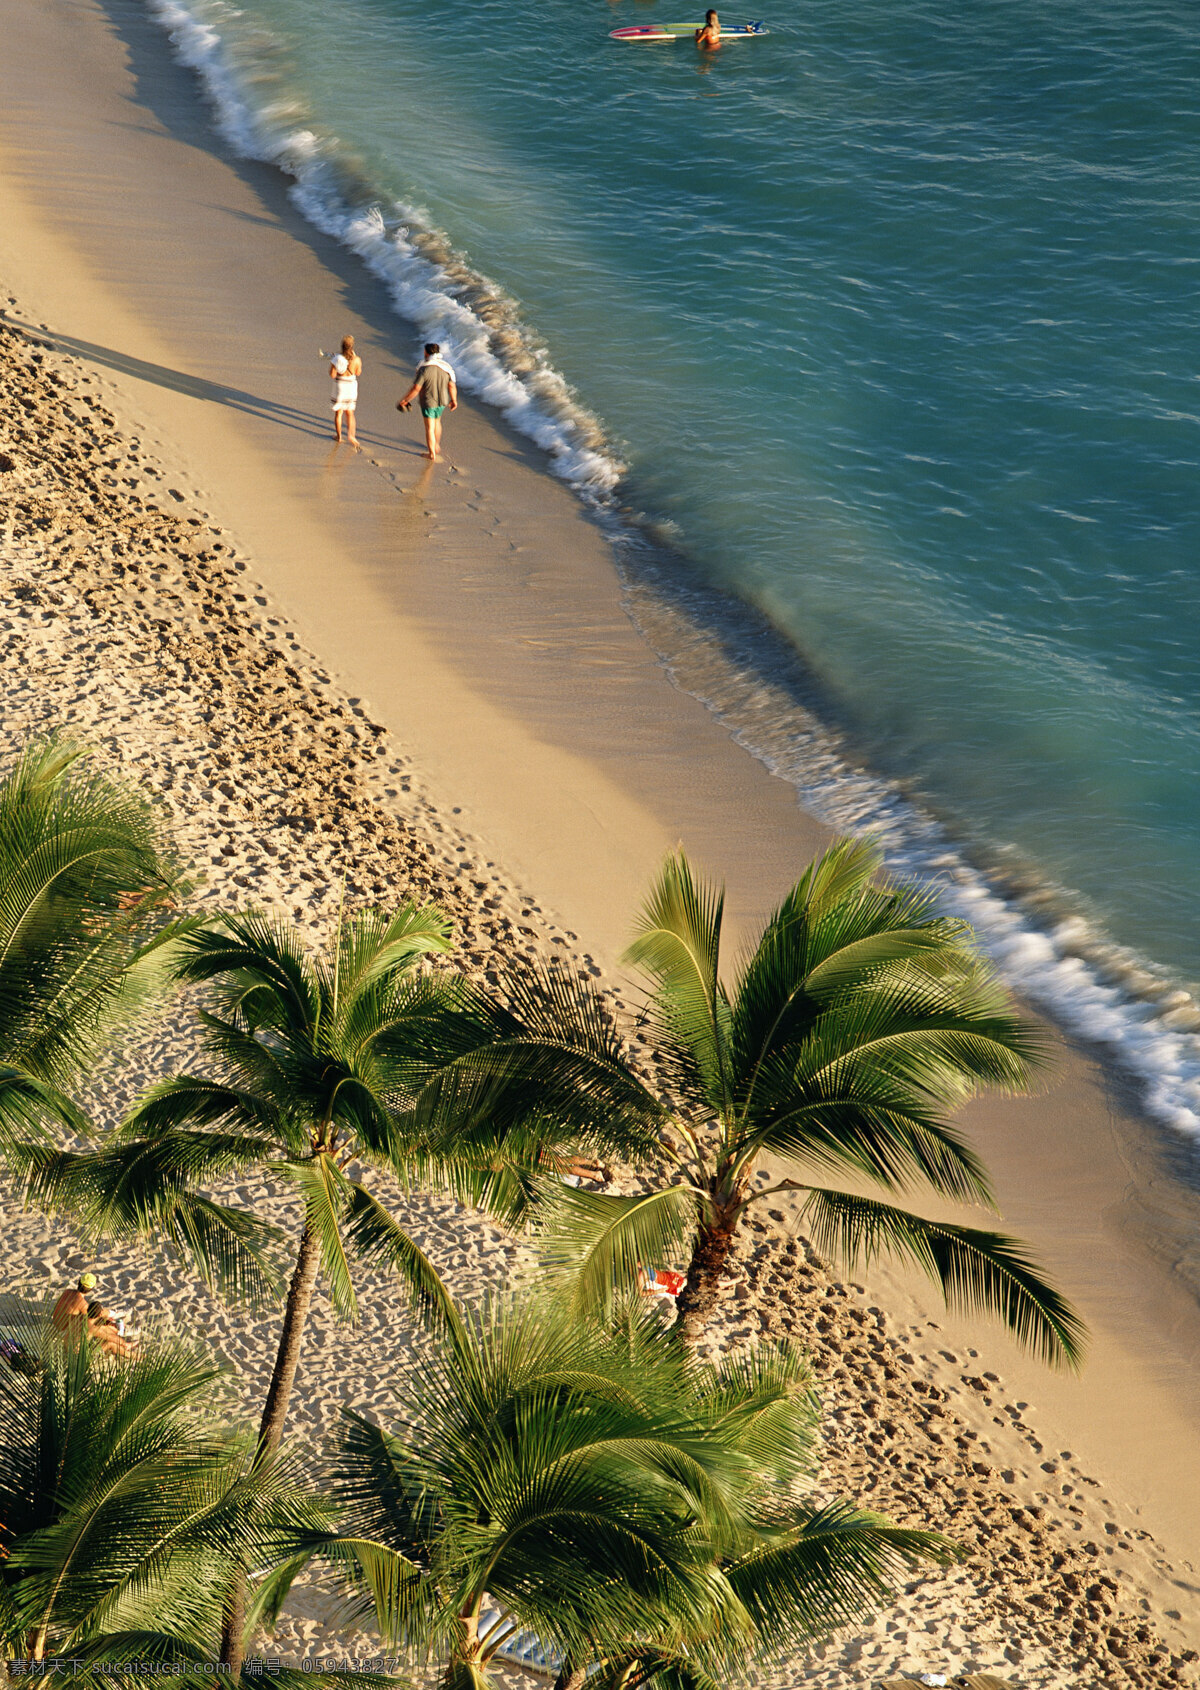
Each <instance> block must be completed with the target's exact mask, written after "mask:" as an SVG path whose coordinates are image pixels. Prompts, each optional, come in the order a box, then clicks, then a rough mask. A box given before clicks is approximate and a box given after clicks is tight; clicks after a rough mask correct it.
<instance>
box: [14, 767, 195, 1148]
mask: <svg viewBox="0 0 1200 1690" xmlns="http://www.w3.org/2000/svg"><path fill="white" fill-rule="evenodd" d="M86 755H87V753H85V752H84V751H83V750H81V749H80V748H78V747H75V746H71V745H69V744H68V743H66V742H65V741H63V740H59V739H55V738H51V739H48V740H44V741H41V742H39V743H37V744H34V745H32V746H31V747H30V748H29V749H28V750H26V752H25V753H24V755H23V756H22V757H21V758H20V759H19V760H18V762H17V764H16V766H15V767H14V768H13V769H12V770H10V772H9V773H8V775H7V776H6V777H5V779H4V780H3V782H2V783H0V1151H6V1150H8V1149H9V1148H10V1147H12V1146H13V1145H14V1144H18V1143H22V1142H26V1141H28V1140H30V1139H31V1138H32V1139H42V1140H43V1141H44V1140H45V1136H46V1129H47V1127H48V1126H49V1125H50V1124H52V1123H53V1124H58V1125H65V1126H67V1127H68V1128H69V1129H70V1130H72V1131H74V1132H83V1131H86V1128H87V1122H86V1121H85V1119H84V1117H83V1115H82V1113H81V1112H80V1110H79V1109H78V1108H77V1107H76V1105H75V1104H74V1103H72V1102H71V1100H70V1099H69V1097H68V1096H67V1094H66V1088H67V1087H68V1086H69V1085H70V1084H71V1082H72V1081H73V1080H74V1079H75V1078H76V1077H77V1076H78V1075H79V1074H80V1073H81V1072H83V1071H84V1070H85V1069H86V1067H87V1065H88V1064H89V1062H91V1061H92V1059H93V1058H94V1057H95V1056H96V1055H97V1054H98V1053H99V1052H101V1051H102V1050H103V1049H104V1047H105V1045H106V1042H107V1043H111V1039H112V1037H113V1034H114V1031H115V1029H116V1027H117V1026H119V1025H120V1023H121V1022H122V1021H128V1019H129V1018H130V1017H131V1016H132V1015H134V1014H135V1013H136V1012H137V1011H138V1010H139V1009H141V1008H144V1007H146V1005H147V1002H148V1000H151V999H152V998H153V996H154V994H155V992H156V990H157V989H158V988H160V987H161V986H162V985H163V984H164V975H165V964H166V961H167V959H168V956H169V944H168V941H169V940H171V939H172V938H173V937H176V936H177V935H178V933H179V931H180V927H179V925H178V924H176V925H174V926H173V925H171V924H170V923H168V922H167V921H166V919H165V915H164V912H165V911H166V910H167V909H168V908H169V907H170V905H171V904H172V902H173V901H174V900H175V899H176V898H177V897H178V896H179V895H180V893H181V891H182V890H183V883H182V882H181V880H180V877H179V872H178V869H177V867H176V865H175V863H174V861H173V860H172V858H171V855H170V852H169V850H168V848H167V846H166V844H165V841H164V838H163V835H162V829H161V827H160V825H159V823H158V821H157V818H156V817H155V815H154V813H153V811H152V809H151V807H150V806H149V805H148V804H147V803H146V802H145V800H144V799H143V798H142V797H141V796H140V795H138V794H137V793H135V792H133V791H130V790H128V789H127V788H125V787H123V786H121V785H120V784H119V783H117V782H114V781H111V780H108V779H105V778H102V777H99V776H96V775H90V776H89V775H88V774H86V773H85V772H84V768H83V762H84V759H85V757H86Z"/></svg>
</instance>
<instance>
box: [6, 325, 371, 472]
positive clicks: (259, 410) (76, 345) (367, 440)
mask: <svg viewBox="0 0 1200 1690" xmlns="http://www.w3.org/2000/svg"><path fill="white" fill-rule="evenodd" d="M0 321H3V322H4V323H5V324H6V325H7V327H9V328H11V329H15V330H16V331H17V333H18V334H22V335H24V336H25V338H26V339H27V340H31V341H39V342H41V343H42V344H44V345H47V346H53V347H55V348H56V349H57V350H58V351H60V352H69V353H71V354H72V355H73V356H74V357H76V358H81V359H85V360H86V361H87V362H89V363H92V364H100V365H102V366H103V367H104V368H105V369H108V370H116V371H118V372H119V373H120V374H121V375H126V376H137V378H138V379H139V380H140V381H148V382H153V383H154V385H155V386H156V387H165V388H168V389H170V391H171V392H172V393H183V394H186V395H187V397H188V398H189V399H203V400H207V401H208V402H209V403H211V404H215V405H225V406H227V407H228V408H229V409H230V410H233V411H242V412H243V413H245V414H246V415H247V416H253V417H261V418H263V419H264V420H265V421H267V422H273V423H278V424H279V426H280V427H281V428H290V429H294V430H295V431H296V432H297V433H298V434H307V435H310V436H312V437H313V438H316V439H324V438H325V437H326V435H327V434H328V432H329V431H328V429H326V428H323V427H322V426H321V425H320V424H319V423H318V422H317V420H316V418H315V417H314V416H313V415H312V413H311V412H310V411H301V410H299V409H298V408H297V407H296V406H295V405H284V404H281V403H280V402H279V401H278V400H275V399H265V398H263V396H262V395H261V394H259V393H247V392H246V390H245V389H244V388H240V387H230V386H228V385H227V384H226V383H225V382H219V381H209V380H208V378H207V377H206V376H193V375H188V374H187V373H186V372H185V371H183V370H173V369H171V368H169V366H167V365H166V364H152V363H150V362H149V361H148V360H147V359H145V358H135V357H134V356H133V355H132V354H131V353H128V352H118V351H117V350H116V349H115V348H114V347H111V346H99V345H97V343H96V342H95V341H93V340H81V339H80V338H79V336H78V335H70V334H62V333H60V332H59V331H57V330H55V331H53V332H51V331H50V330H49V329H40V328H36V327H35V326H34V325H33V324H32V323H22V322H20V321H19V320H18V319H17V318H15V317H13V316H11V315H10V314H9V313H8V312H7V311H3V310H0ZM358 438H359V442H360V444H362V445H364V446H366V445H370V446H374V447H376V448H378V449H385V448H387V447H390V446H392V445H393V444H394V442H392V441H390V440H388V439H386V438H385V437H384V436H383V435H378V434H371V433H364V432H363V431H361V430H360V431H359V436H358Z"/></svg>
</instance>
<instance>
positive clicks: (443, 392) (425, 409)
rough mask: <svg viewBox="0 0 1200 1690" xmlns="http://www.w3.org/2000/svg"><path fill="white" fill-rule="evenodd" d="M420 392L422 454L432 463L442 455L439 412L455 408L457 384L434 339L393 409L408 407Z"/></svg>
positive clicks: (440, 417)
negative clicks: (411, 380)
mask: <svg viewBox="0 0 1200 1690" xmlns="http://www.w3.org/2000/svg"><path fill="white" fill-rule="evenodd" d="M418 394H420V396H421V416H422V417H423V418H424V421H425V447H426V452H425V455H426V457H428V458H431V459H432V460H433V461H434V462H435V463H436V462H437V460H438V459H439V458H440V457H441V455H442V412H443V411H457V410H458V385H457V383H456V382H455V379H454V371H453V370H452V369H451V368H450V366H449V364H448V363H447V362H446V360H445V359H444V358H443V357H442V349H441V347H440V346H439V345H438V343H437V341H435V340H434V341H430V342H429V344H428V345H427V346H426V348H425V357H424V359H423V361H422V362H421V363H420V364H418V365H417V373H416V375H415V376H414V377H413V384H412V386H411V387H410V388H409V390H408V392H407V393H406V394H405V395H404V398H403V399H401V400H400V401H399V402H398V404H397V406H396V409H397V410H398V411H407V410H408V407H409V406H410V405H411V404H412V402H413V400H414V399H415V398H416V397H417V395H418Z"/></svg>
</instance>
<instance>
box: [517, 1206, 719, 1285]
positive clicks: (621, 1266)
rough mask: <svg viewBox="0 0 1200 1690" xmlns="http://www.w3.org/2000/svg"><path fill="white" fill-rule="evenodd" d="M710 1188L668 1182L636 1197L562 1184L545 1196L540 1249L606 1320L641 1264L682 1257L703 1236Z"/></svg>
mask: <svg viewBox="0 0 1200 1690" xmlns="http://www.w3.org/2000/svg"><path fill="white" fill-rule="evenodd" d="M702 1201H703V1194H702V1193H700V1192H699V1191H698V1190H697V1189H696V1187H695V1186H692V1185H686V1184H680V1185H670V1186H664V1187H662V1188H661V1189H660V1190H658V1191H651V1192H646V1193H644V1194H641V1195H638V1196H635V1197H616V1196H611V1195H608V1194H607V1193H603V1192H594V1191H576V1190H573V1189H572V1188H571V1187H570V1186H557V1187H554V1188H552V1189H551V1191H550V1192H549V1193H548V1194H547V1195H546V1196H545V1198H544V1199H543V1208H542V1213H541V1217H540V1221H539V1232H538V1242H539V1252H540V1254H541V1257H542V1260H543V1261H544V1262H545V1263H546V1266H547V1267H548V1269H549V1270H550V1272H551V1274H553V1275H555V1276H565V1275H567V1274H569V1275H571V1277H572V1282H573V1294H574V1297H575V1299H576V1301H577V1303H578V1306H579V1308H580V1309H581V1310H586V1311H589V1312H591V1313H594V1314H598V1315H600V1316H601V1317H602V1318H603V1317H604V1316H605V1315H606V1314H607V1312H608V1311H609V1310H610V1309H611V1307H612V1301H613V1297H614V1295H615V1294H616V1293H617V1292H618V1291H621V1290H628V1289H630V1288H633V1287H636V1286H637V1283H638V1274H639V1270H640V1269H641V1268H642V1267H644V1266H646V1265H649V1266H651V1267H654V1266H658V1265H660V1264H661V1263H662V1262H663V1261H664V1260H665V1261H675V1260H678V1259H679V1258H680V1257H681V1255H682V1254H683V1252H684V1251H685V1250H686V1249H687V1248H688V1246H689V1245H690V1242H691V1240H692V1238H693V1237H694V1236H695V1230H696V1225H697V1217H698V1213H699V1205H700V1203H701V1202H702Z"/></svg>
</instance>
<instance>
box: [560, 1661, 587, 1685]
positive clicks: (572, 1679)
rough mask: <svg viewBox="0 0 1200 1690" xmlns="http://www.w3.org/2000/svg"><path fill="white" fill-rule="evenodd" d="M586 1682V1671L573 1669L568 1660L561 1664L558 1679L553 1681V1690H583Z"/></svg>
mask: <svg viewBox="0 0 1200 1690" xmlns="http://www.w3.org/2000/svg"><path fill="white" fill-rule="evenodd" d="M586 1682H587V1671H586V1669H585V1668H583V1667H573V1666H572V1665H571V1663H570V1661H569V1660H566V1661H564V1662H563V1664H562V1667H561V1669H560V1671H559V1674H558V1677H557V1678H556V1679H555V1680H554V1690H583V1686H584V1684H585V1683H586Z"/></svg>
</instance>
